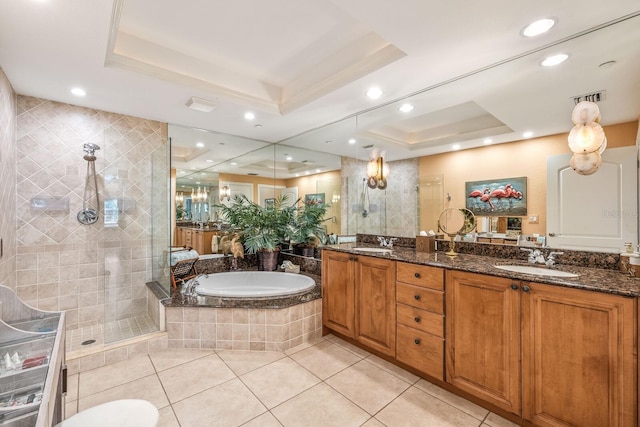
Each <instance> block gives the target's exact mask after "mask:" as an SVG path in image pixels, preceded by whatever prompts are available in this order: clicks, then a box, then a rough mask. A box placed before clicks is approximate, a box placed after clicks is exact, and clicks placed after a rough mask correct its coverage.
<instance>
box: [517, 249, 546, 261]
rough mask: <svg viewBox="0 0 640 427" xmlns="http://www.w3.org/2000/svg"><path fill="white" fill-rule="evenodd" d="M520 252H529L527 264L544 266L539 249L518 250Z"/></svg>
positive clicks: (542, 256)
mask: <svg viewBox="0 0 640 427" xmlns="http://www.w3.org/2000/svg"><path fill="white" fill-rule="evenodd" d="M520 250H521V251H525V252H529V259H528V261H529V263H531V264H544V263H545V260H544V255H542V252H540V249H529V248H520Z"/></svg>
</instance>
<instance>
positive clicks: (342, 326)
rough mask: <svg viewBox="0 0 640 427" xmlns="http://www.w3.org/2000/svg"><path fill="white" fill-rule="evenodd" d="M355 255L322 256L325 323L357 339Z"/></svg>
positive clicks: (330, 252) (333, 254)
mask: <svg viewBox="0 0 640 427" xmlns="http://www.w3.org/2000/svg"><path fill="white" fill-rule="evenodd" d="M354 259H355V256H354V255H352V254H348V253H344V252H334V251H323V253H322V324H323V325H324V326H325V327H327V328H329V329H332V330H334V331H336V332H338V333H340V334H342V335H344V336H346V337H349V338H355V337H356V333H355V274H354V262H353V260H354Z"/></svg>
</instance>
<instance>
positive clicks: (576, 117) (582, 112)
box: [571, 101, 600, 125]
mask: <svg viewBox="0 0 640 427" xmlns="http://www.w3.org/2000/svg"><path fill="white" fill-rule="evenodd" d="M571 120H573V124H574V125H577V124H581V123H590V122H596V123H598V122H600V108H598V104H596V103H595V102H590V101H582V102H579V103H578V104H576V106H575V107H573V112H572V113H571Z"/></svg>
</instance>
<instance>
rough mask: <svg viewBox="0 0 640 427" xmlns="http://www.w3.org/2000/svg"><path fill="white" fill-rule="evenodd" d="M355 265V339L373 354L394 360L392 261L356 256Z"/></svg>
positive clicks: (394, 313)
mask: <svg viewBox="0 0 640 427" xmlns="http://www.w3.org/2000/svg"><path fill="white" fill-rule="evenodd" d="M355 265H356V269H357V272H356V291H357V296H356V301H357V305H356V330H357V331H358V332H357V339H358V341H360V342H361V343H363V344H365V345H367V346H368V347H370V348H372V349H374V350H377V351H379V352H381V353H384V354H387V355H389V356H395V353H396V298H395V294H396V283H395V282H396V270H395V266H396V264H395V261H391V260H388V259H381V258H375V257H367V256H358V257H357V262H356V264H355Z"/></svg>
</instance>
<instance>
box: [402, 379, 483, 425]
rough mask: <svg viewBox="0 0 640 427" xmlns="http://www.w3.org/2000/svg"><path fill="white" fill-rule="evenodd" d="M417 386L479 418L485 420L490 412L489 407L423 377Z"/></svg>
mask: <svg viewBox="0 0 640 427" xmlns="http://www.w3.org/2000/svg"><path fill="white" fill-rule="evenodd" d="M415 386H416V388H418V389H420V390H422V391H424V392H427V393H429V394H430V395H432V396H435V397H437V398H438V399H440V400H443V401H444V402H446V403H448V404H449V405H451V406H455V407H456V408H458V409H460V410H462V411H464V412H466V413H467V414H469V415H471V416H472V417H474V418H477V419H479V420H484V418H485V417H486V416H487V414H488V413H489V410H488V409H485V408H483V407H482V406H478V405H476V404H475V403H473V402H469V401H468V400H467V399H465V398H462V397H460V396H457V395H455V394H453V393H451V392H449V391H447V390H445V389H443V388H440V387H438V386H437V385H435V384H432V383H430V382H429V381H426V380H423V379H421V380H420V381H418V382H417V383H416V384H415Z"/></svg>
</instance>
